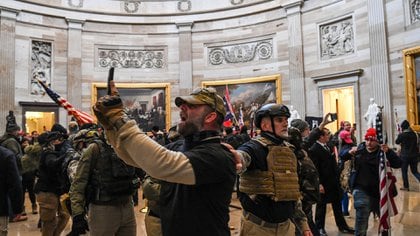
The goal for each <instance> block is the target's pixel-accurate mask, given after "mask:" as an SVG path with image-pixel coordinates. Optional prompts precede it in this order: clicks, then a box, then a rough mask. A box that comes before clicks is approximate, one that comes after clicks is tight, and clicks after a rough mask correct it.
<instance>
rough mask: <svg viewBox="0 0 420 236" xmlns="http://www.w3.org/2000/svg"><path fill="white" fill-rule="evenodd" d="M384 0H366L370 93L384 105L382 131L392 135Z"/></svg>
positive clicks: (379, 103) (380, 104) (389, 135)
mask: <svg viewBox="0 0 420 236" xmlns="http://www.w3.org/2000/svg"><path fill="white" fill-rule="evenodd" d="M384 4H385V2H384V1H383V0H368V1H367V10H368V24H369V26H368V27H369V44H370V62H371V80H372V83H371V84H372V94H373V98H375V100H376V103H377V104H378V105H379V106H384V108H383V111H382V117H383V120H384V124H385V127H384V131H386V133H387V134H388V137H394V135H393V129H392V128H391V127H392V124H391V123H392V122H391V121H392V120H393V119H392V116H393V109H392V107H391V100H390V98H391V95H390V86H389V85H390V76H389V58H388V55H389V50H388V41H387V36H386V22H385V5H384Z"/></svg>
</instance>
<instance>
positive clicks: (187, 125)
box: [178, 121, 200, 137]
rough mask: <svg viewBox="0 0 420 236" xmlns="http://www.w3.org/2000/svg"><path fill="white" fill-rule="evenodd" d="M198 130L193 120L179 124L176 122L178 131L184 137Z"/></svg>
mask: <svg viewBox="0 0 420 236" xmlns="http://www.w3.org/2000/svg"><path fill="white" fill-rule="evenodd" d="M199 131H200V128H199V127H198V126H197V125H196V124H195V122H192V121H187V122H181V123H180V124H178V132H179V133H180V134H181V135H182V136H184V137H186V136H189V135H192V134H194V133H197V132H199Z"/></svg>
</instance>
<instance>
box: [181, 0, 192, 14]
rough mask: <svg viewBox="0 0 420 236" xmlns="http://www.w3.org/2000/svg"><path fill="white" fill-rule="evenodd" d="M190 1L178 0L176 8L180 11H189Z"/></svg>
mask: <svg viewBox="0 0 420 236" xmlns="http://www.w3.org/2000/svg"><path fill="white" fill-rule="evenodd" d="M191 7H192V6H191V1H190V0H179V2H178V10H179V11H181V12H187V11H191Z"/></svg>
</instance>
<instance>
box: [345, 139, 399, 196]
mask: <svg viewBox="0 0 420 236" xmlns="http://www.w3.org/2000/svg"><path fill="white" fill-rule="evenodd" d="M349 150H350V149H347V150H343V151H342V154H343V155H342V158H343V159H344V160H348V159H350V158H351V155H350V154H349V153H348V151H349ZM379 154H380V149H379V148H378V149H377V150H376V151H374V152H368V151H367V149H366V144H365V143H364V142H363V143H361V144H359V146H357V152H356V155H355V157H354V168H355V170H356V178H355V182H354V188H359V189H361V190H363V191H364V192H365V193H366V194H367V195H368V196H370V197H372V198H374V199H379V195H380V192H379V158H380V157H379ZM385 155H386V157H387V159H388V161H389V164H390V165H391V167H392V168H400V167H401V164H402V161H401V159H400V158H399V157H398V156H397V154H396V153H395V152H394V151H393V150H392V149H389V150H388V152H387V153H385Z"/></svg>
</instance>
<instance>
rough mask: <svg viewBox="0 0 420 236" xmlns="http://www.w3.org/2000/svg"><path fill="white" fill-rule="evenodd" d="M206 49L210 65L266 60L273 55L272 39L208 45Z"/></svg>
mask: <svg viewBox="0 0 420 236" xmlns="http://www.w3.org/2000/svg"><path fill="white" fill-rule="evenodd" d="M207 50H208V55H209V56H208V60H209V63H210V64H211V65H221V64H223V63H226V64H232V63H244V62H250V61H256V60H267V59H270V58H272V56H273V39H272V38H271V39H265V40H259V41H254V42H248V43H240V44H235V45H227V46H216V47H209V48H208V49H207Z"/></svg>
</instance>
